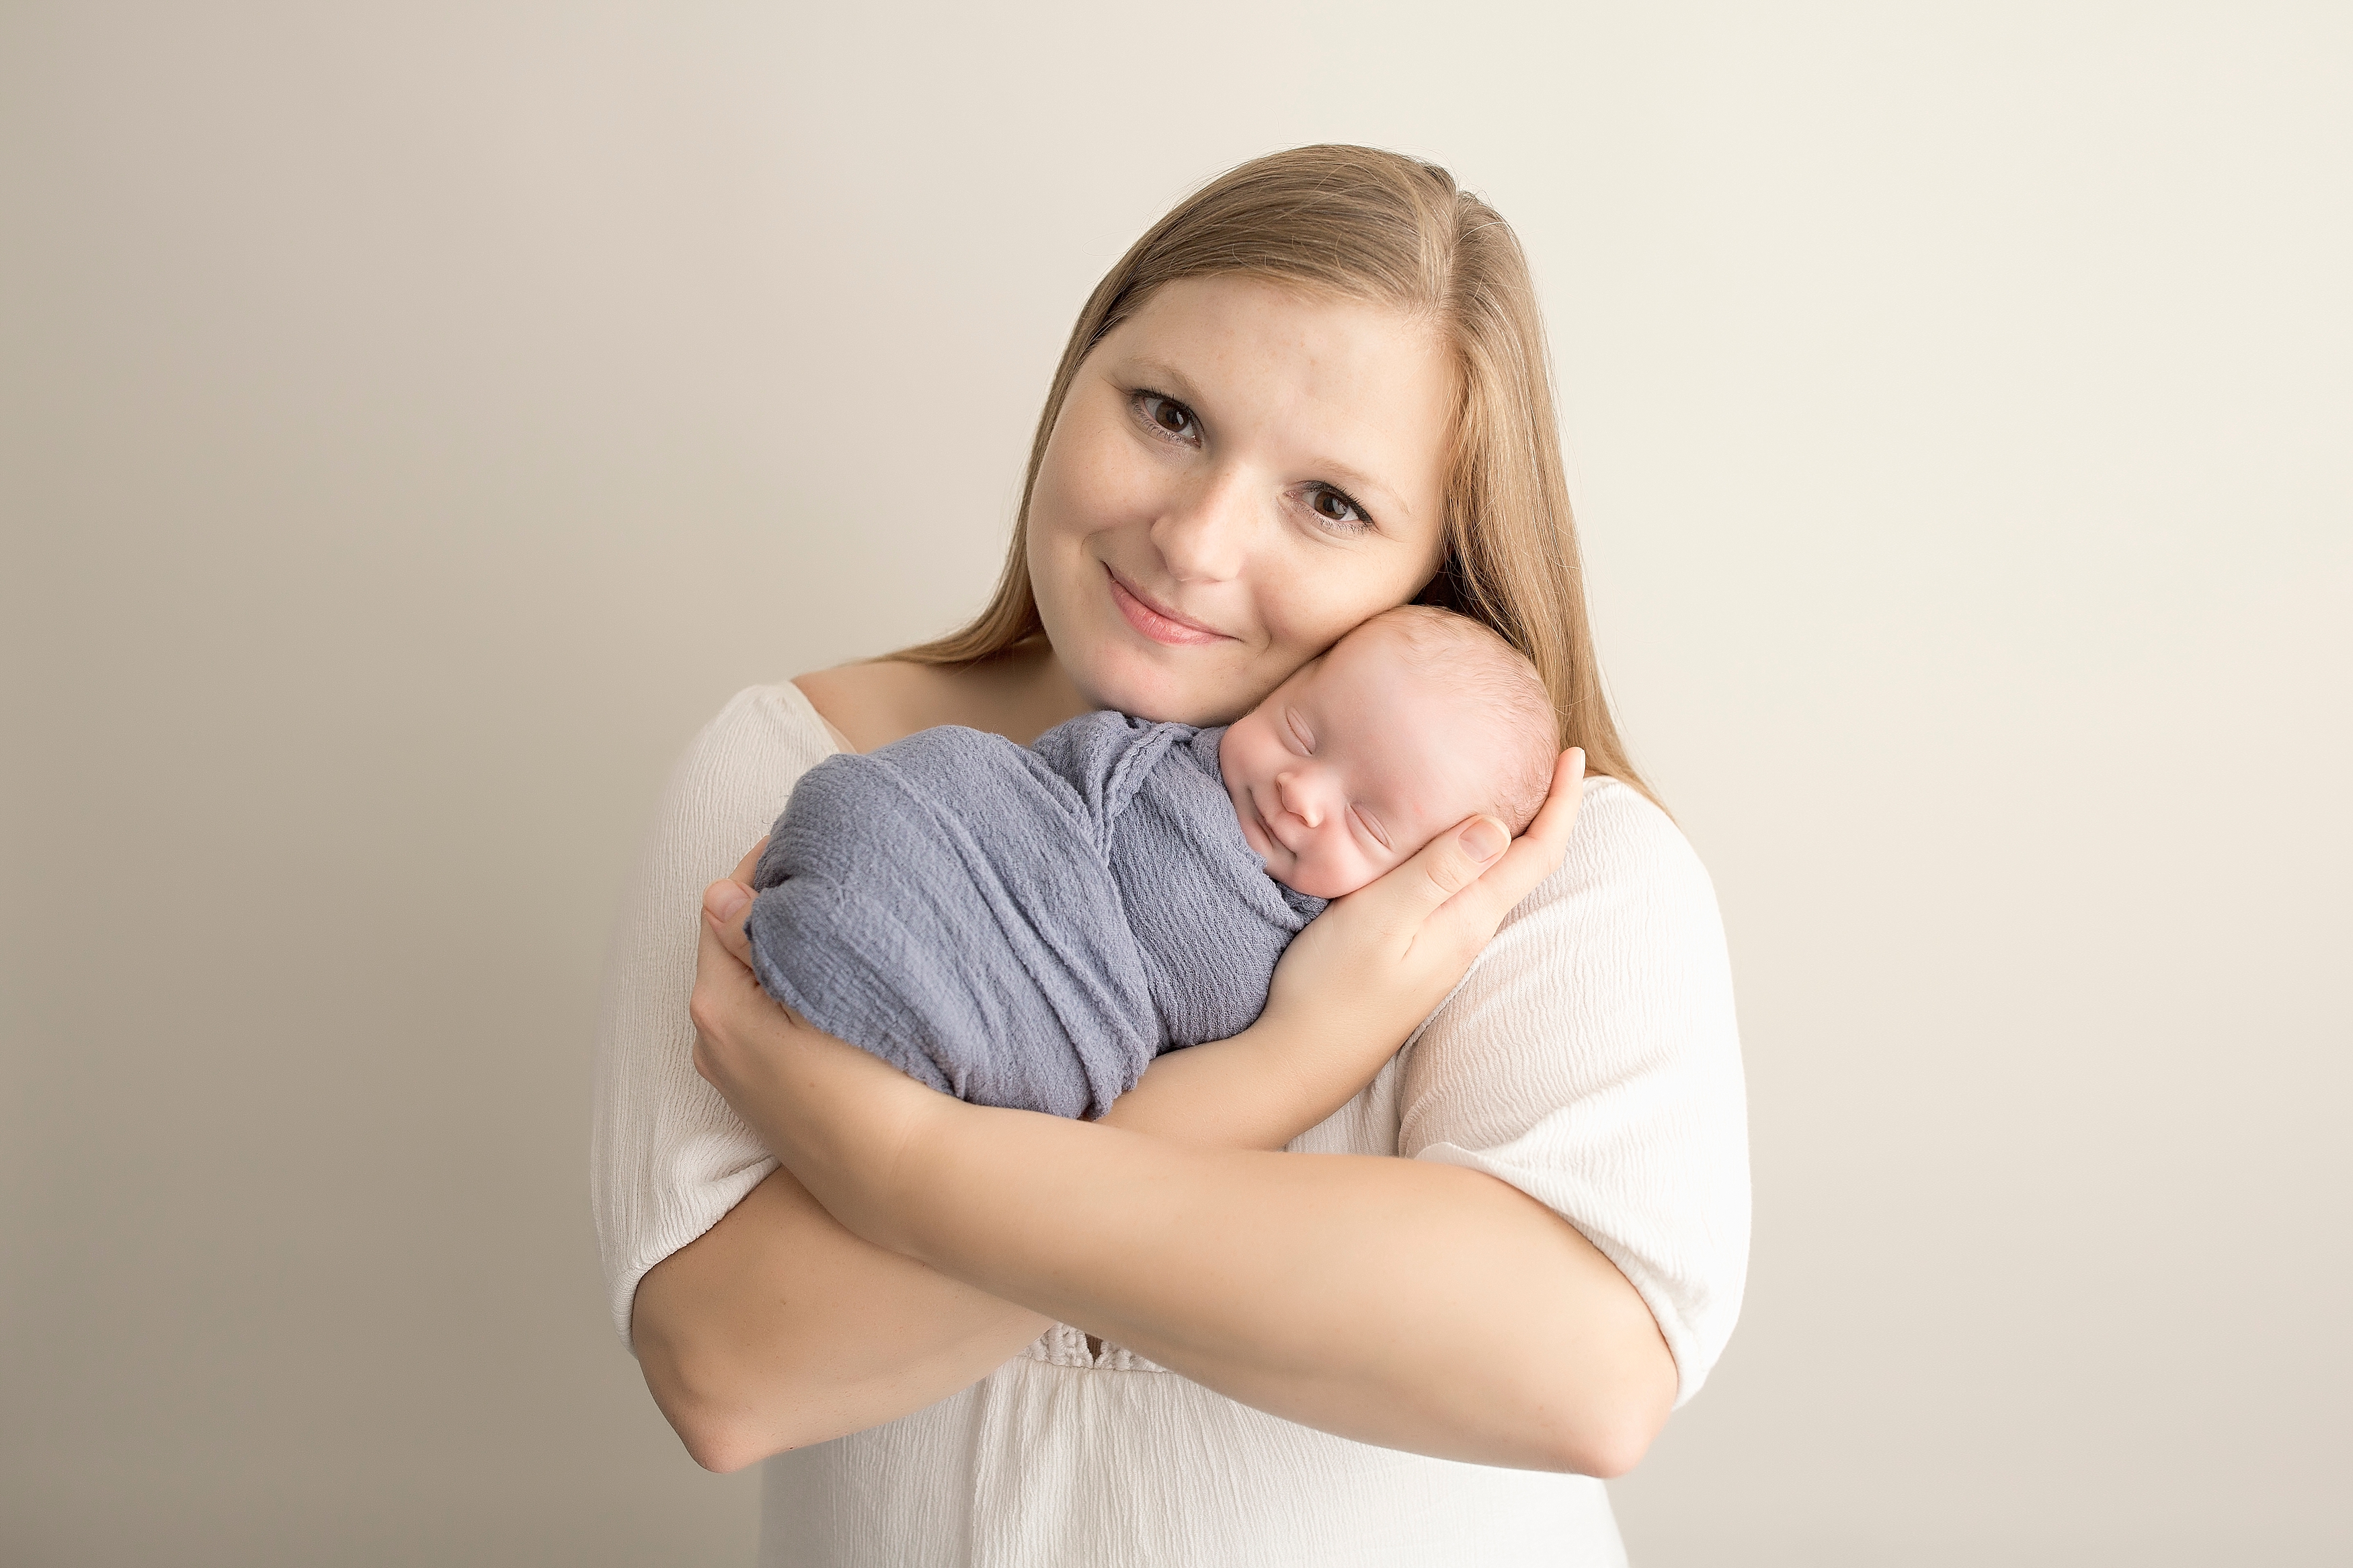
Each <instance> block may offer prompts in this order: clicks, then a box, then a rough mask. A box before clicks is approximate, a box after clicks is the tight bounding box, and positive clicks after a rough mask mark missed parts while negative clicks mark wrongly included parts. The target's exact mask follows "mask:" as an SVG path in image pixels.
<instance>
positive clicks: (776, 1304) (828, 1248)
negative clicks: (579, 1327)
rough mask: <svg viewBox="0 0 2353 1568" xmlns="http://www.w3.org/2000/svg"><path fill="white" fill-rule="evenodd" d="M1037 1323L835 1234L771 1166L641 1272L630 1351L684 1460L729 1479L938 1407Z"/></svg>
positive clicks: (1039, 1324) (837, 1229)
mask: <svg viewBox="0 0 2353 1568" xmlns="http://www.w3.org/2000/svg"><path fill="white" fill-rule="evenodd" d="M1046 1323H1047V1320H1046V1319H1044V1318H1042V1317H1040V1316H1039V1315H1038V1314H1037V1313H1036V1312H1033V1311H1030V1310H1028V1309H1026V1308H1022V1307H1017V1306H1014V1305H1012V1304H1011V1303H1009V1302H1007V1301H1004V1300H999V1299H998V1298H997V1297H994V1296H991V1295H988V1294H987V1292H985V1291H982V1290H979V1289H975V1288H974V1287H972V1286H970V1285H966V1284H964V1283H962V1282H960V1281H958V1280H955V1279H949V1278H947V1277H946V1276H944V1275H942V1274H939V1273H936V1272H934V1270H932V1269H930V1268H925V1267H924V1266H923V1265H922V1264H920V1263H917V1262H915V1261H913V1259H911V1258H905V1257H902V1256H901V1255H899V1254H897V1253H894V1252H891V1251H888V1250H886V1249H884V1248H882V1247H876V1246H874V1245H872V1244H871V1243H870V1242H867V1241H864V1240H862V1239H860V1237H856V1236H853V1235H851V1234H850V1233H849V1231H847V1230H845V1229H843V1228H842V1227H841V1226H840V1225H839V1224H838V1223H836V1222H835V1220H834V1218H833V1216H832V1215H828V1214H827V1213H826V1212H825V1210H824V1209H823V1208H821V1207H819V1206H818V1204H817V1202H816V1200H815V1199H813V1198H811V1197H810V1196H809V1195H808V1193H807V1191H806V1190H805V1189H804V1188H803V1187H802V1186H801V1184H800V1183H798V1182H797V1181H796V1180H794V1179H793V1175H792V1173H791V1172H789V1171H785V1170H778V1171H776V1172H774V1173H771V1174H770V1175H769V1176H768V1177H767V1179H766V1180H765V1181H764V1182H762V1183H761V1184H759V1185H758V1186H756V1187H754V1189H753V1190H752V1191H751V1192H750V1193H749V1194H746V1195H745V1197H744V1201H743V1202H742V1203H740V1204H737V1205H735V1207H734V1208H733V1209H732V1210H730V1211H729V1212H728V1214H727V1215H726V1216H725V1217H724V1218H723V1219H721V1220H720V1222H719V1223H718V1224H717V1225H716V1226H712V1228H711V1229H710V1230H709V1231H708V1232H707V1233H705V1234H704V1235H703V1236H702V1237H700V1238H698V1239H697V1240H696V1241H695V1242H693V1243H692V1244H691V1246H688V1247H683V1248H681V1249H680V1250H679V1251H677V1252H675V1253H672V1254H671V1255H670V1257H668V1258H664V1259H662V1261H661V1262H659V1263H658V1264H656V1265H655V1266H654V1267H653V1268H652V1269H650V1270H649V1272H648V1273H647V1275H646V1277H645V1279H644V1280H643V1281H642V1282H640V1283H639V1285H638V1295H637V1304H636V1307H635V1309H634V1310H633V1311H632V1313H631V1315H630V1340H631V1342H632V1344H633V1346H634V1347H635V1349H636V1351H637V1355H638V1365H639V1367H640V1369H641V1370H642V1371H643V1373H644V1374H645V1379H646V1386H647V1388H648V1389H649V1390H650V1391H651V1393H652V1394H653V1396H654V1401H655V1403H656V1404H658V1405H660V1406H661V1411H662V1414H663V1415H665V1416H667V1417H669V1419H670V1426H672V1427H673V1428H675V1429H676V1430H677V1432H678V1435H679V1437H680V1439H681V1441H682V1442H683V1443H684V1444H685V1445H686V1448H687V1451H688V1452H689V1453H690V1454H691V1455H693V1457H694V1459H695V1462H696V1463H698V1464H701V1465H702V1466H703V1467H705V1468H709V1469H713V1470H737V1469H741V1468H744V1466H745V1465H748V1464H752V1463H754V1462H755V1461H757V1460H760V1459H764V1458H767V1457H768V1456H769V1455H771V1454H776V1453H781V1452H783V1451H784V1450H786V1449H787V1448H797V1447H806V1446H807V1445H808V1444H811V1443H822V1442H825V1441H827V1440H828V1439H830V1438H834V1437H839V1436H843V1435H845V1434H847V1433H850V1432H859V1431H863V1430H864V1429H866V1428H867V1427H869V1426H877V1425H879V1424H881V1422H884V1421H889V1420H892V1419H895V1418H896V1417H898V1416H901V1415H906V1414H908V1413H909V1412H910V1411H914V1410H920V1409H922V1408H923V1406H924V1405H929V1404H932V1403H933V1402H934V1401H935V1400H939V1399H944V1398H945V1397H946V1396H947V1395H949V1394H954V1393H955V1391H956V1390H958V1389H960V1388H963V1387H965V1385H967V1384H971V1383H973V1382H975V1381H976V1380H977V1379H979V1378H982V1377H985V1376H987V1374H988V1373H989V1372H990V1371H991V1370H992V1369H994V1368H996V1367H997V1366H998V1365H1000V1364H1001V1363H1003V1362H1004V1361H1005V1360H1006V1358H1007V1357H1008V1356H1010V1355H1012V1354H1014V1353H1015V1352H1018V1351H1019V1350H1020V1348H1021V1347H1022V1346H1023V1345H1025V1344H1027V1343H1029V1341H1031V1340H1033V1339H1035V1338H1036V1337H1037V1336H1038V1335H1039V1332H1041V1331H1043V1330H1044V1328H1045V1327H1046Z"/></svg>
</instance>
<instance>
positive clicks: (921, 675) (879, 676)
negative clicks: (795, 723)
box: [793, 659, 939, 752]
mask: <svg viewBox="0 0 2353 1568" xmlns="http://www.w3.org/2000/svg"><path fill="white" fill-rule="evenodd" d="M938 676H939V671H937V670H935V669H933V668H929V667H927V666H924V665H919V664H906V663H902V661H900V660H898V659H877V660H875V661H874V662H872V663H870V664H845V665H839V666H837V667H836V668H832V669H817V670H811V671H810V672H809V673H808V674H807V675H796V676H795V677H793V684H794V685H795V686H797V687H798V688H800V692H801V695H802V696H804V697H806V698H807V699H808V700H809V706H810V707H812V708H814V709H816V710H817V716H818V718H820V719H822V720H824V721H825V723H826V728H827V729H828V730H831V731H833V733H834V739H835V740H836V741H837V742H839V743H840V745H841V746H842V748H843V749H844V750H846V751H852V752H871V751H872V750H874V748H876V747H877V746H886V745H889V744H890V743H891V742H893V741H895V740H897V739H899V738H900V737H901V736H902V735H908V734H912V733H913V732H914V731H917V730H920V729H923V727H924V722H925V721H923V718H922V717H920V715H922V714H923V712H925V711H927V710H930V709H931V708H933V707H935V706H936V705H937V702H938V695H937V693H936V692H934V691H933V690H931V689H929V688H930V687H932V686H933V685H934V683H935V682H936V680H937V678H938ZM926 678H929V679H926Z"/></svg>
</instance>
